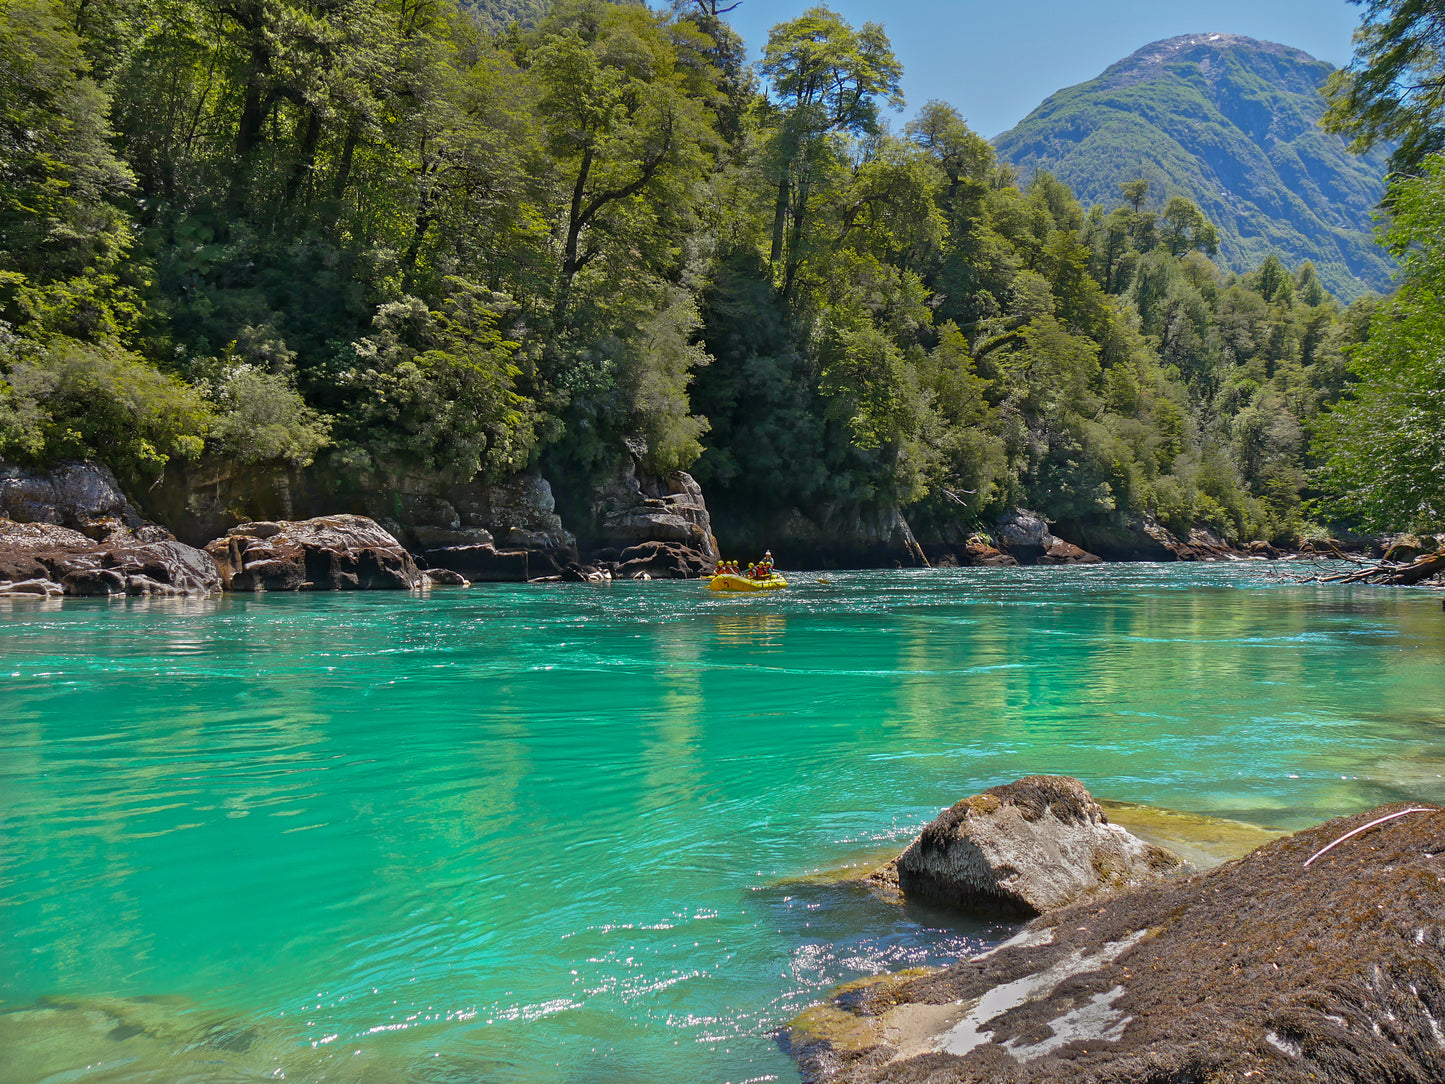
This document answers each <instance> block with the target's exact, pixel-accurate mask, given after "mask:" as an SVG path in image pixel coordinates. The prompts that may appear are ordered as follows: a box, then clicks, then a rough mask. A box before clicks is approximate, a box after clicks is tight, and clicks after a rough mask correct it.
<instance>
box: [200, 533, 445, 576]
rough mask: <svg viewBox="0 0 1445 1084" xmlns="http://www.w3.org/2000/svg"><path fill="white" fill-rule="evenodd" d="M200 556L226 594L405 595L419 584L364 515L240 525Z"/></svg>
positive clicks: (399, 551) (401, 552) (397, 549)
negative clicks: (375, 591) (217, 572)
mask: <svg viewBox="0 0 1445 1084" xmlns="http://www.w3.org/2000/svg"><path fill="white" fill-rule="evenodd" d="M206 552H207V553H209V554H210V555H211V556H212V557H213V558H215V561H216V564H217V565H218V566H220V569H221V574H222V577H223V578H224V580H225V584H226V587H227V589H228V590H231V591H355V590H366V589H371V588H382V589H394V590H407V589H410V588H413V587H416V586H418V585H420V584H421V582H422V574H421V571H420V570H419V569H418V568H417V566H416V562H415V561H414V560H412V557H411V554H409V553H408V552H407V551H406V549H405V548H404V547H403V546H402V544H401V543H400V542H398V541H397V540H396V538H395V537H393V536H392V535H391V534H389V533H388V532H387V531H385V530H383V529H382V528H381V526H380V525H379V524H377V522H376V521H375V520H372V519H368V518H367V517H365V516H318V517H316V518H315V519H307V520H299V521H293V520H280V521H275V522H271V521H266V522H258V523H243V524H241V525H240V526H238V527H232V528H231V529H230V531H228V532H227V533H226V537H224V538H217V539H215V540H214V541H212V542H211V543H209V544H208V545H207V546H206Z"/></svg>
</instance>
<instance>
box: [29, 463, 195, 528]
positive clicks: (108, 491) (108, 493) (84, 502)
mask: <svg viewBox="0 0 1445 1084" xmlns="http://www.w3.org/2000/svg"><path fill="white" fill-rule="evenodd" d="M0 516H4V517H5V518H7V519H11V520H14V521H16V522H17V523H51V524H55V525H57V526H61V527H69V528H71V529H72V530H76V531H80V532H81V533H82V534H86V535H89V536H90V537H92V538H99V537H104V536H105V535H108V534H110V533H111V532H112V531H113V530H114V529H115V528H116V527H129V528H138V527H142V526H144V525H145V520H143V519H142V518H141V516H140V514H139V513H138V512H137V511H136V510H135V508H134V507H132V506H131V503H130V501H128V500H127V499H126V496H125V494H124V493H123V492H122V491H121V488H120V484H119V483H118V482H117V481H116V480H115V475H113V474H111V472H110V470H109V468H107V467H105V466H104V465H102V464H99V463H90V462H80V461H76V462H70V463H61V464H58V465H57V466H55V467H52V468H50V469H48V470H38V469H32V468H28V467H20V466H16V465H14V464H7V463H0ZM167 537H169V536H167Z"/></svg>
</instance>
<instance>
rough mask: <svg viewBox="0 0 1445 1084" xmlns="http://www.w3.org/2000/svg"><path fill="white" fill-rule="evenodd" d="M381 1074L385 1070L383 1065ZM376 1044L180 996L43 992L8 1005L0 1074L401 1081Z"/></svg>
mask: <svg viewBox="0 0 1445 1084" xmlns="http://www.w3.org/2000/svg"><path fill="white" fill-rule="evenodd" d="M378 1070H381V1071H378ZM401 1078H402V1073H401V1072H400V1071H398V1070H397V1068H396V1067H395V1066H387V1067H384V1068H383V1067H382V1066H379V1065H378V1058H377V1057H376V1055H375V1054H374V1053H373V1052H372V1051H371V1050H370V1049H367V1050H365V1051H362V1050H358V1049H357V1048H356V1047H355V1046H343V1047H342V1049H335V1048H332V1047H329V1046H325V1045H322V1046H320V1047H318V1046H317V1044H315V1043H307V1042H302V1041H298V1036H297V1035H295V1034H294V1033H288V1032H281V1031H270V1030H267V1029H266V1028H264V1027H263V1026H261V1025H258V1024H256V1023H254V1022H251V1021H248V1020H246V1019H244V1018H242V1017H238V1016H233V1015H228V1014H224V1013H220V1012H216V1011H212V1010H208V1009H206V1008H204V1007H203V1006H200V1005H197V1004H196V1003H194V1002H191V1001H188V1000H185V999H182V998H176V997H144V998H84V999H71V998H62V997H47V998H41V999H40V1000H39V1001H38V1002H36V1003H35V1004H33V1005H29V1006H26V1007H23V1008H16V1009H9V1010H6V1011H0V1079H3V1080H4V1081H6V1084H22V1082H37V1084H38V1082H45V1081H48V1082H52V1084H59V1082H60V1081H79V1080H85V1081H90V1082H95V1084H135V1082H138V1081H196V1082H200V1081H210V1082H220V1081H234V1082H241V1081H264V1080H286V1079H291V1080H321V1079H325V1080H327V1081H334V1082H337V1084H381V1082H388V1084H389V1082H392V1081H396V1080H400V1079H401Z"/></svg>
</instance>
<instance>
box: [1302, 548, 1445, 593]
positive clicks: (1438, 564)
mask: <svg viewBox="0 0 1445 1084" xmlns="http://www.w3.org/2000/svg"><path fill="white" fill-rule="evenodd" d="M1442 572H1445V553H1428V554H1426V555H1425V556H1424V557H1421V558H1418V559H1417V560H1415V561H1413V562H1412V563H1410V564H1408V565H1399V564H1395V563H1394V562H1392V561H1381V562H1380V563H1379V564H1377V565H1369V566H1367V567H1365V568H1358V569H1355V570H1354V571H1353V572H1341V573H1340V574H1339V575H1337V576H1311V577H1310V578H1309V579H1306V580H1304V581H1302V582H1304V583H1377V584H1390V585H1392V586H1397V587H1409V586H1410V585H1411V584H1416V583H1420V582H1422V581H1424V580H1428V579H1429V578H1430V577H1431V576H1438V575H1439V574H1440V573H1442Z"/></svg>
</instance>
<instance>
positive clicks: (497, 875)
mask: <svg viewBox="0 0 1445 1084" xmlns="http://www.w3.org/2000/svg"><path fill="white" fill-rule="evenodd" d="M1297 570H1298V571H1297ZM1305 571H1307V570H1306V569H1304V568H1303V567H1302V566H1299V565H1294V566H1291V565H1286V564H1283V563H1276V564H1264V563H1261V562H1241V563H1237V564H1218V565H1102V566H1086V567H1076V568H1035V569H960V570H935V571H927V570H923V571H901V572H839V573H828V574H819V575H814V574H798V575H796V576H794V577H793V579H794V586H793V587H791V588H790V589H789V590H787V591H784V592H778V593H773V594H768V595H747V596H728V595H714V594H712V593H710V592H708V591H707V590H706V589H705V588H704V586H703V585H702V584H700V583H698V582H695V581H694V582H654V583H614V584H611V585H607V586H602V585H590V584H576V585H560V586H551V587H533V586H525V585H496V586H477V587H473V588H471V589H468V590H446V591H444V590H437V591H434V592H432V593H430V594H429V595H405V594H394V593H386V592H375V593H365V594H322V595H300V596H294V595H288V596H282V595H265V596H255V597H241V596H227V597H223V598H220V599H216V600H212V601H206V602H189V603H188V602H149V603H147V602H145V601H143V600H129V601H117V602H104V601H90V600H76V601H66V602H63V603H38V602H37V603H29V602H21V603H7V604H4V605H0V750H3V757H0V934H3V937H0V1079H3V1080H4V1081H5V1082H6V1084H41V1082H45V1084H69V1082H87V1084H88V1082H92V1081H94V1082H104V1084H115V1082H127V1084H129V1082H137V1084H139V1082H145V1084H171V1082H173V1081H176V1080H179V1079H185V1080H188V1081H210V1080H215V1081H232V1080H235V1081H243V1080H244V1081H252V1080H262V1079H273V1078H274V1079H280V1078H284V1079H287V1080H291V1081H299V1080H323V1079H324V1080H329V1081H366V1082H377V1084H381V1082H393V1081H414V1082H425V1084H432V1082H436V1084H441V1082H457V1084H460V1082H462V1081H467V1082H477V1081H486V1082H500V1084H512V1082H523V1081H525V1082H529V1084H551V1082H577V1084H582V1082H586V1084H613V1082H623V1081H629V1082H648V1084H651V1082H659V1084H661V1082H674V1081H692V1080H696V1081H719V1082H721V1081H730V1082H734V1084H741V1082H744V1081H752V1082H757V1081H774V1080H776V1081H785V1082H790V1081H796V1080H797V1072H796V1070H795V1068H794V1067H793V1064H792V1062H791V1060H790V1059H789V1058H788V1057H787V1056H786V1055H785V1054H784V1053H783V1052H782V1051H781V1050H780V1049H779V1047H778V1045H777V1043H776V1040H775V1038H774V1033H775V1032H776V1029H777V1028H778V1027H779V1026H780V1025H781V1024H783V1023H784V1022H785V1021H786V1020H787V1019H788V1018H789V1017H791V1016H792V1015H794V1014H795V1013H796V1012H798V1011H799V1010H801V1009H802V1008H804V1007H806V1006H807V1005H809V1004H811V1003H813V1002H815V1001H817V1000H818V999H820V998H821V997H822V996H823V994H824V993H825V992H826V990H827V989H828V988H829V987H831V986H833V985H835V984H837V983H839V982H844V981H847V980H850V979H853V978H857V977H859V976H862V975H868V974H874V973H878V972H881V971H885V970H896V969H899V968H903V967H908V966H916V965H926V964H935V963H943V962H946V961H949V960H951V959H954V958H956V957H958V956H960V955H963V954H967V953H969V952H972V951H976V950H978V949H980V948H983V947H986V946H988V945H989V944H992V943H995V942H997V941H998V940H1000V939H1001V938H1003V937H1006V936H1008V935H1009V934H1010V933H1011V932H1012V927H1009V926H1006V925H999V924H992V923H989V922H984V921H975V920H970V919H966V918H960V917H957V916H953V915H950V914H948V913H945V912H940V911H936V910H931V909H928V908H922V907H914V906H909V907H907V908H898V907H895V906H892V905H889V904H886V903H882V902H879V901H877V900H875V899H874V898H873V897H871V896H870V895H868V894H867V893H866V892H863V891H861V890H859V889H857V888H856V887H854V886H853V885H851V884H848V883H846V882H841V881H839V880H837V879H836V878H833V877H830V876H826V875H820V874H826V871H828V870H830V869H833V868H836V867H838V866H840V865H844V864H847V863H849V862H856V861H859V860H860V859H861V857H862V856H866V855H869V854H884V853H885V852H888V851H890V850H896V849H897V848H899V847H900V846H901V845H902V844H903V842H904V841H905V840H906V839H907V838H908V837H909V836H910V835H911V834H913V833H914V832H916V831H917V829H918V828H919V827H920V826H921V825H922V824H923V823H925V822H926V821H927V820H928V819H930V818H932V817H933V816H934V815H935V814H936V813H937V812H938V810H939V809H940V808H942V807H943V806H946V805H949V804H951V803H952V802H954V801H955V800H957V799H958V798H961V797H964V796H966V795H968V794H972V793H975V792H977V791H978V790H980V789H982V788H984V787H988V786H992V785H995V784H998V783H1003V782H1007V781H1009V780H1012V779H1015V778H1018V777H1019V776H1022V775H1026V774H1030V773H1038V772H1060V773H1066V774H1070V775H1076V776H1078V777H1080V778H1081V779H1083V780H1084V782H1085V784H1086V785H1087V786H1088V787H1089V788H1090V789H1091V790H1092V791H1093V792H1094V794H1095V795H1096V796H1098V797H1101V798H1106V799H1118V800H1123V801H1130V802H1140V803H1148V804H1153V805H1158V806H1163V807H1168V808H1173V809H1179V810H1186V811H1190V812H1195V813H1202V814H1208V815H1210V816H1215V817H1225V818H1232V819H1236V820H1241V821H1245V822H1249V823H1252V824H1259V825H1264V826H1270V827H1276V828H1280V829H1294V828H1300V827H1304V826H1306V825H1309V824H1313V823H1316V822H1318V821H1320V820H1323V819H1326V818H1328V817H1332V816H1336V815H1340V814H1344V813H1349V812H1353V811H1357V810H1361V809H1365V808H1368V807H1370V806H1373V805H1376V804H1378V803H1381V802H1384V801H1390V800H1395V799H1411V800H1429V801H1445V779H1442V775H1445V742H1442V738H1445V614H1442V612H1441V605H1440V593H1439V592H1438V591H1435V592H1432V591H1428V590H1404V589H1397V590H1389V589H1378V588H1368V587H1358V588H1338V587H1315V586H1302V585H1299V584H1296V583H1294V582H1292V579H1291V578H1290V574H1303V573H1304V572H1305ZM825 581H827V582H825Z"/></svg>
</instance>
